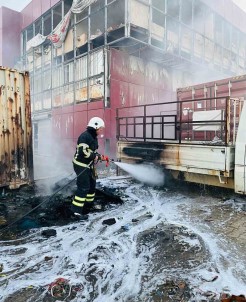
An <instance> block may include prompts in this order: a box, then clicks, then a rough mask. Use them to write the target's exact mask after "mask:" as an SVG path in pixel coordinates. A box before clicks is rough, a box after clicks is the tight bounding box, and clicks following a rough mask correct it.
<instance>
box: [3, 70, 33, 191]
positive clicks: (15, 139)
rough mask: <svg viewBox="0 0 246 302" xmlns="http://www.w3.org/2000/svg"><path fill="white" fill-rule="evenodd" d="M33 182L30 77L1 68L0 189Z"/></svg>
mask: <svg viewBox="0 0 246 302" xmlns="http://www.w3.org/2000/svg"><path fill="white" fill-rule="evenodd" d="M32 180H33V152H32V125H31V104H30V87H29V74H28V73H27V72H18V71H17V70H14V69H8V68H4V67H0V187H4V186H8V187H9V188H10V189H16V188H19V187H20V186H21V185H24V184H27V183H29V182H31V181H32Z"/></svg>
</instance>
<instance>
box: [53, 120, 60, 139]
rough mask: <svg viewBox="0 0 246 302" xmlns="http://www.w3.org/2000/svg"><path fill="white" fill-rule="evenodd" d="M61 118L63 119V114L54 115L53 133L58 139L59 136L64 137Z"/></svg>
mask: <svg viewBox="0 0 246 302" xmlns="http://www.w3.org/2000/svg"><path fill="white" fill-rule="evenodd" d="M61 120H62V116H61V115H54V116H52V131H53V135H54V137H55V138H56V140H58V139H59V138H61V137H62V132H61Z"/></svg>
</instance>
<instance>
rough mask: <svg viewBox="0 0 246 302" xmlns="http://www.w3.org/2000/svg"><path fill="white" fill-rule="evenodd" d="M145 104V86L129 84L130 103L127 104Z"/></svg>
mask: <svg viewBox="0 0 246 302" xmlns="http://www.w3.org/2000/svg"><path fill="white" fill-rule="evenodd" d="M143 104H144V86H140V85H135V84H129V103H128V105H126V106H138V105H143Z"/></svg>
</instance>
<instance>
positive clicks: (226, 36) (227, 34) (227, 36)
mask: <svg viewBox="0 0 246 302" xmlns="http://www.w3.org/2000/svg"><path fill="white" fill-rule="evenodd" d="M223 23H224V30H223V45H224V47H225V48H227V49H230V48H231V25H230V24H229V23H228V22H227V21H225V20H224V22H223Z"/></svg>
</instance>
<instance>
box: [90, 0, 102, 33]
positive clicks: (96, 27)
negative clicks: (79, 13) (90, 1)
mask: <svg viewBox="0 0 246 302" xmlns="http://www.w3.org/2000/svg"><path fill="white" fill-rule="evenodd" d="M100 4H102V3H101V2H96V3H95V4H94V5H92V7H91V15H90V25H91V32H90V38H91V39H94V38H96V37H98V36H101V35H102V34H103V33H104V32H105V24H104V23H105V21H104V20H105V8H104V7H102V5H100Z"/></svg>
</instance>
